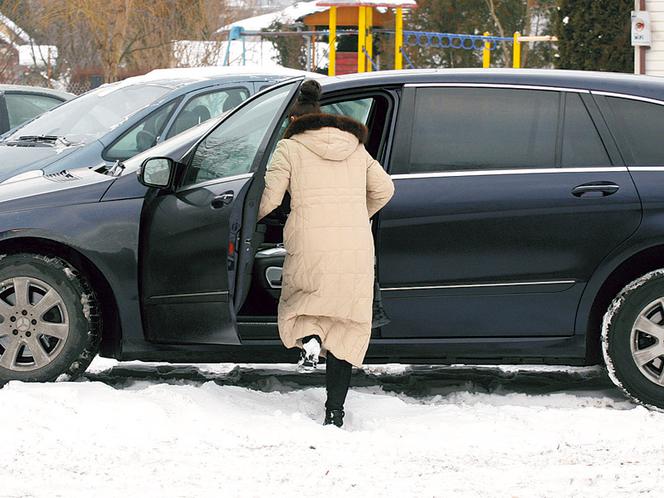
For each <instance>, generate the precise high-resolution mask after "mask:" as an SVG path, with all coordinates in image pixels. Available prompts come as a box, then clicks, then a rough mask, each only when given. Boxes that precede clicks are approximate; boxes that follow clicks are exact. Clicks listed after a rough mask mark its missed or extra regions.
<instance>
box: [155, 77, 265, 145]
mask: <svg viewBox="0 0 664 498" xmlns="http://www.w3.org/2000/svg"><path fill="white" fill-rule="evenodd" d="M226 85H229V84H228V83H225V84H224V83H222V84H218V85H214V86H206V87H205V88H202V89H200V90H197V91H196V92H192V93H187V94H185V95H184V96H183V99H182V102H180V104H178V106H177V108H176V109H175V111H174V112H173V113H172V114H171V115H170V116H169V118H168V120H167V121H166V126H165V127H164V132H163V133H162V134H161V136H160V137H159V140H158V141H157V143H159V142H163V141H164V140H168V138H173V137H174V136H175V135H173V137H169V136H168V134H169V133H170V132H171V128H172V127H173V124H174V123H175V121H176V120H177V119H178V117H179V116H180V113H181V112H182V110H183V109H184V108H185V107H186V106H187V104H189V102H191V101H192V100H193V99H195V98H197V97H200V96H201V95H207V94H208V93H217V92H220V91H225V90H246V92H247V95H248V97H247V98H246V99H244V100H247V99H249V98H251V97H252V96H253V95H255V92H252V90H251V89H250V88H249V87H248V86H247V85H246V83H244V84H238V83H231V84H230V85H232V86H226ZM218 117H219V116H214V117H212V118H210V119H215V118H218ZM199 124H200V123H199ZM166 137H168V138H166Z"/></svg>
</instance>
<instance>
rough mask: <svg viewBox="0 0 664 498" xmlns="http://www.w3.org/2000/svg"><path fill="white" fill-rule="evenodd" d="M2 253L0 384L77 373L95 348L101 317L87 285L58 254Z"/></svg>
mask: <svg viewBox="0 0 664 498" xmlns="http://www.w3.org/2000/svg"><path fill="white" fill-rule="evenodd" d="M0 258H1V259H0V383H4V382H7V381H9V380H22V381H42V382H43V381H51V380H55V379H56V378H58V377H59V376H63V378H67V379H71V378H75V377H77V376H78V375H79V374H81V373H82V372H84V371H85V369H86V368H87V367H88V365H89V364H90V362H91V361H92V359H93V358H94V356H95V355H96V353H97V350H98V347H99V339H100V330H101V320H100V316H99V311H98V306H97V300H96V298H95V295H94V293H93V291H92V289H91V287H90V285H89V284H88V282H87V281H86V280H85V278H83V276H82V275H81V274H80V273H79V272H78V271H77V270H76V269H75V268H73V267H72V266H70V265H69V264H67V263H66V262H65V261H63V260H61V259H59V258H52V257H46V256H42V255H37V254H9V255H4V256H0Z"/></svg>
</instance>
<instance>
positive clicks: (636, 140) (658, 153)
mask: <svg viewBox="0 0 664 498" xmlns="http://www.w3.org/2000/svg"><path fill="white" fill-rule="evenodd" d="M606 100H607V102H608V103H609V106H610V107H611V110H612V111H613V115H614V117H615V120H616V123H615V124H616V125H617V126H616V127H617V130H616V131H617V133H616V135H617V138H618V142H619V145H620V147H621V149H623V151H624V152H626V154H625V156H626V157H625V159H626V160H627V163H628V165H630V166H636V165H639V166H655V165H660V166H661V165H664V148H662V123H664V105H659V104H652V103H650V102H641V101H638V100H631V99H623V98H619V97H606Z"/></svg>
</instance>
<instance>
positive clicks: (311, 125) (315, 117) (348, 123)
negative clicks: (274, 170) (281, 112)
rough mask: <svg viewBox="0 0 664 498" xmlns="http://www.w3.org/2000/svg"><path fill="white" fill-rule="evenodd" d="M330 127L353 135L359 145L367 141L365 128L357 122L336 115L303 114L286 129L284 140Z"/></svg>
mask: <svg viewBox="0 0 664 498" xmlns="http://www.w3.org/2000/svg"><path fill="white" fill-rule="evenodd" d="M327 126H330V127H332V128H339V129H340V130H342V131H347V132H348V133H351V134H352V135H355V136H356V137H357V139H358V140H359V141H360V143H361V144H363V143H366V141H367V134H368V131H367V127H366V126H364V125H363V124H362V123H360V122H359V121H355V120H354V119H352V118H349V117H347V116H339V115H336V114H322V113H321V114H304V115H303V116H300V117H299V118H297V119H296V120H294V121H293V122H291V124H290V125H288V128H286V133H285V134H284V138H291V137H292V136H293V135H297V134H298V133H304V132H305V131H307V130H320V129H321V128H325V127H327Z"/></svg>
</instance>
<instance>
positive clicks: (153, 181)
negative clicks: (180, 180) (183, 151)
mask: <svg viewBox="0 0 664 498" xmlns="http://www.w3.org/2000/svg"><path fill="white" fill-rule="evenodd" d="M174 172H175V162H174V161H173V160H172V159H169V158H168V157H151V158H150V159H146V160H145V162H144V163H143V164H142V165H141V169H140V170H139V172H138V180H139V181H140V182H141V183H142V184H143V185H145V186H146V187H156V188H162V189H167V188H170V186H171V182H172V178H173V173H174Z"/></svg>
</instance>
